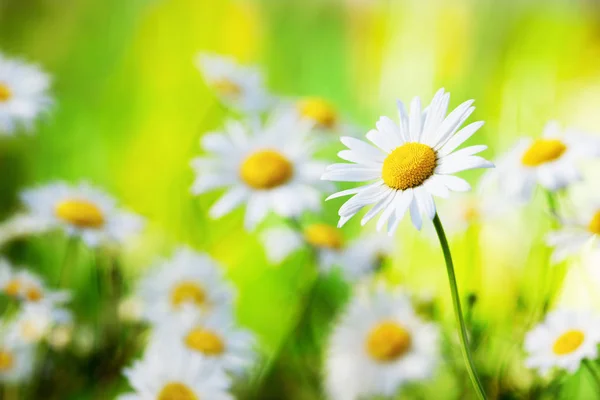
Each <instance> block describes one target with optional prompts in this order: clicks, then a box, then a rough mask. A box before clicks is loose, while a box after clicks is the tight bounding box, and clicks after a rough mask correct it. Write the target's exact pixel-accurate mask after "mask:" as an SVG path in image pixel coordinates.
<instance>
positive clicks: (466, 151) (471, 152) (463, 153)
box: [438, 144, 487, 165]
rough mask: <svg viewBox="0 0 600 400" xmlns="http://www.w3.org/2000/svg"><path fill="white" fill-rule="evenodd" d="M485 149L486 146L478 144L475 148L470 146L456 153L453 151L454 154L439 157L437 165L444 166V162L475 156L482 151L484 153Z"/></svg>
mask: <svg viewBox="0 0 600 400" xmlns="http://www.w3.org/2000/svg"><path fill="white" fill-rule="evenodd" d="M485 149H487V146H486V145H483V144H479V145H476V146H470V147H465V148H464V149H460V150H458V151H455V152H454V153H452V154H450V155H447V156H444V157H441V158H440V160H439V164H438V165H441V164H444V163H446V162H453V161H455V160H458V159H460V158H464V157H469V156H472V155H475V154H477V153H481V152H482V151H484V150H485Z"/></svg>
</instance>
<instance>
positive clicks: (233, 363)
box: [152, 305, 255, 373]
mask: <svg viewBox="0 0 600 400" xmlns="http://www.w3.org/2000/svg"><path fill="white" fill-rule="evenodd" d="M152 340H153V342H159V343H169V344H170V345H172V346H177V347H179V348H181V350H182V351H186V352H189V353H191V354H193V355H194V356H195V357H199V358H204V359H207V360H211V361H214V365H215V368H220V369H223V370H224V371H227V372H233V373H241V372H244V371H245V370H247V369H248V368H249V367H250V366H252V364H253V361H254V359H255V354H254V350H253V347H254V344H255V340H254V336H253V335H252V334H251V333H250V332H249V331H246V330H243V329H240V328H238V327H236V325H235V322H234V320H233V316H232V315H231V312H230V310H221V311H220V312H215V313H212V314H210V315H208V316H205V315H203V314H201V313H199V312H198V310H197V309H194V308H191V307H189V306H188V305H186V306H184V309H183V311H182V312H181V313H180V314H179V315H178V316H177V317H175V318H173V319H172V320H171V321H168V322H167V321H165V322H163V323H162V324H160V325H159V326H158V327H157V329H156V332H155V334H154V337H153V339H152Z"/></svg>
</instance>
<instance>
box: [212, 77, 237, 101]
mask: <svg viewBox="0 0 600 400" xmlns="http://www.w3.org/2000/svg"><path fill="white" fill-rule="evenodd" d="M212 88H213V89H214V90H215V92H217V93H218V94H220V95H221V96H224V97H238V96H239V95H240V94H242V88H241V87H240V85H238V84H237V83H235V82H232V81H230V80H229V79H219V80H216V81H214V82H213V83H212Z"/></svg>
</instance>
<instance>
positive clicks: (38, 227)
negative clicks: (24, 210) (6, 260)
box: [0, 214, 50, 246]
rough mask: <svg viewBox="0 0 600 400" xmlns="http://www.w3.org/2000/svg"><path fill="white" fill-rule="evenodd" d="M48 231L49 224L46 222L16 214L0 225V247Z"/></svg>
mask: <svg viewBox="0 0 600 400" xmlns="http://www.w3.org/2000/svg"><path fill="white" fill-rule="evenodd" d="M49 229H50V224H49V223H48V222H47V221H42V220H40V219H39V218H37V217H35V216H33V215H29V214H17V215H15V216H13V217H11V218H9V219H8V220H6V221H4V222H3V223H1V224H0V246H2V245H3V244H5V243H8V242H11V241H13V240H17V239H20V238H24V237H27V236H32V235H36V234H38V233H43V232H46V231H47V230H49Z"/></svg>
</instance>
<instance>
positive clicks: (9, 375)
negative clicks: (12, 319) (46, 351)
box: [0, 326, 35, 383]
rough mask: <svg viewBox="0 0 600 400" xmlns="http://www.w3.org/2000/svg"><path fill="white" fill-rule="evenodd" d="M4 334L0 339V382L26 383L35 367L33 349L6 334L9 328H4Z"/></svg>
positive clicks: (10, 329)
mask: <svg viewBox="0 0 600 400" xmlns="http://www.w3.org/2000/svg"><path fill="white" fill-rule="evenodd" d="M3 329H4V330H5V332H3V333H2V335H1V336H2V337H1V338H0V382H6V383H21V382H25V381H27V380H28V379H29V378H30V377H31V375H32V373H33V370H34V366H35V349H34V347H33V346H32V345H30V344H26V343H24V342H22V341H21V340H19V339H18V338H16V337H15V336H13V335H8V334H7V332H10V331H12V328H11V327H10V326H4V327H3Z"/></svg>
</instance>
